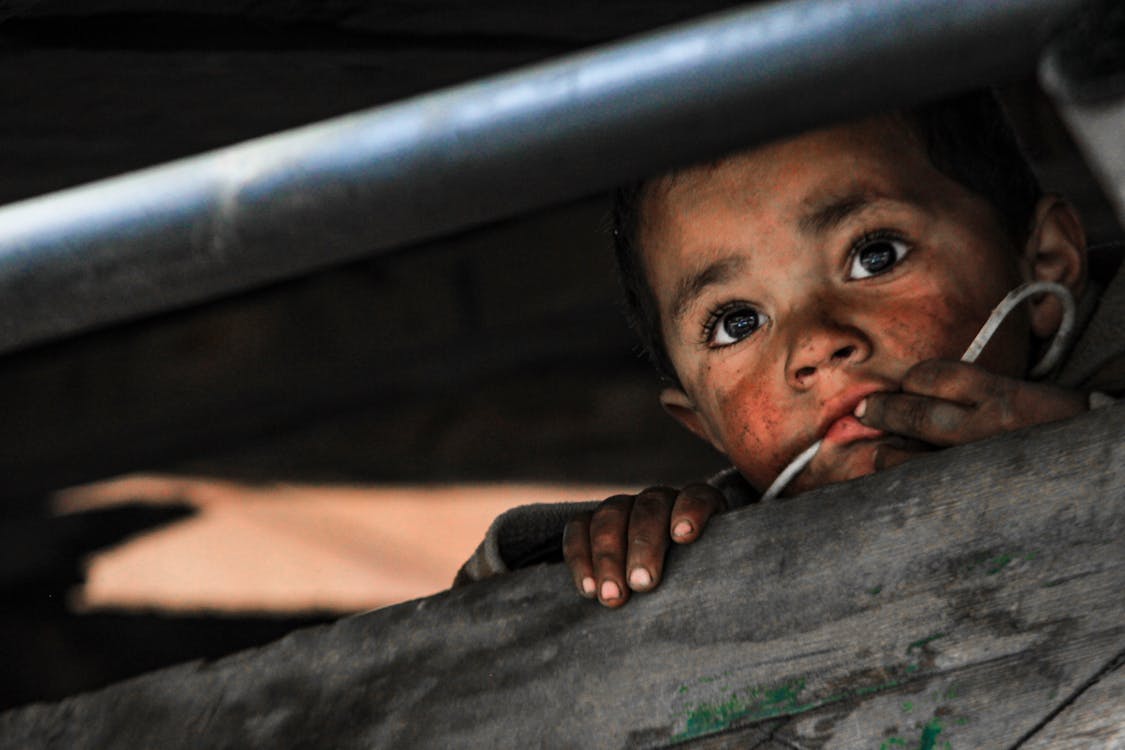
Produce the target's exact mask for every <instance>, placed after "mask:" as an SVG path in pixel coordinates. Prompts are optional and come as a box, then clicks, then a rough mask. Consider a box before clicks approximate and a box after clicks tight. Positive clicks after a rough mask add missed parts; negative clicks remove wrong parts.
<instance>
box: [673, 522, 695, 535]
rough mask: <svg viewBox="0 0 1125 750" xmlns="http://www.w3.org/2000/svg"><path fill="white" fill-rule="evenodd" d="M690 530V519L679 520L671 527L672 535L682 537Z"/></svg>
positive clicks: (689, 532)
mask: <svg viewBox="0 0 1125 750" xmlns="http://www.w3.org/2000/svg"><path fill="white" fill-rule="evenodd" d="M691 532H692V525H691V522H690V521H680V522H679V523H678V524H676V525H675V526H674V527H673V528H672V536H674V537H678V538H680V539H682V538H683V537H685V536H688V535H689V534H691Z"/></svg>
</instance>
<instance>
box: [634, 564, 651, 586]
mask: <svg viewBox="0 0 1125 750" xmlns="http://www.w3.org/2000/svg"><path fill="white" fill-rule="evenodd" d="M629 585H630V586H631V587H632V588H633V589H647V588H648V587H649V586H651V585H652V576H650V575H649V574H648V571H647V570H645V569H644V568H633V570H632V571H631V572H630V573H629Z"/></svg>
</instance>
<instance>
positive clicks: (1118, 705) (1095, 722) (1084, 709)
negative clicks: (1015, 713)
mask: <svg viewBox="0 0 1125 750" xmlns="http://www.w3.org/2000/svg"><path fill="white" fill-rule="evenodd" d="M1091 747H1096V748H1101V750H1119V749H1120V748H1125V666H1123V663H1122V660H1117V662H1116V663H1115V665H1114V666H1113V667H1112V668H1111V670H1110V671H1109V672H1107V673H1106V674H1103V675H1099V677H1098V678H1097V679H1096V680H1095V681H1094V682H1092V683H1091V685H1090V686H1089V687H1088V688H1087V689H1086V690H1083V691H1082V692H1081V693H1080V694H1079V695H1078V696H1076V698H1075V700H1074V702H1073V703H1071V704H1069V705H1067V706H1066V707H1065V708H1064V709H1063V710H1062V711H1060V712H1059V714H1058V715H1057V716H1055V717H1052V718H1051V720H1050V721H1049V722H1047V723H1046V724H1045V725H1044V726H1043V728H1042V729H1041V730H1039V731H1037V732H1036V733H1035V734H1034V735H1032V736H1031V737H1030V738H1029V739H1028V741H1027V742H1026V743H1025V744H1023V745H1020V748H1021V750H1084V749H1085V748H1091Z"/></svg>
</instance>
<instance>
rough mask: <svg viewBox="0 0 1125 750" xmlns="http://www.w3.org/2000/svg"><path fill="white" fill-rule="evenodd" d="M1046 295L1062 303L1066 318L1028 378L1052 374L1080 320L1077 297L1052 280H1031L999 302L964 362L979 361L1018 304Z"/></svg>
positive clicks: (966, 353) (966, 351)
mask: <svg viewBox="0 0 1125 750" xmlns="http://www.w3.org/2000/svg"><path fill="white" fill-rule="evenodd" d="M1044 292H1046V293H1049V294H1053V295H1055V296H1056V297H1058V298H1059V302H1061V303H1062V306H1063V318H1062V322H1061V323H1059V328H1058V330H1057V331H1055V336H1054V338H1052V339H1051V345H1050V346H1049V347H1047V351H1046V353H1045V354H1044V355H1043V358H1042V359H1040V360H1039V362H1038V364H1036V365H1035V367H1033V368H1031V372H1030V373H1028V377H1032V378H1041V377H1043V376H1044V375H1046V374H1047V373H1049V372H1050V371H1051V370H1052V369H1053V368H1054V366H1055V365H1056V364H1058V361H1059V358H1060V357H1062V355H1063V350H1064V349H1065V348H1066V345H1067V344H1068V343H1069V341H1070V335H1071V333H1072V332H1073V331H1074V321H1075V318H1076V317H1077V311H1076V306H1075V304H1074V295H1073V294H1071V293H1070V290H1069V289H1067V288H1066V287H1065V286H1063V285H1062V284H1056V283H1055V282H1053V281H1029V282H1028V283H1026V284H1023V285H1021V286H1018V287H1016V288H1015V289H1013V290H1012V291H1010V292H1008V294H1007V295H1006V296H1005V297H1004V299H1002V300H1000V304H999V305H997V306H996V307H995V308H994V309H993V310H992V314H991V315H989V316H988V320H986V321H985V322H984V325H983V326H981V329H980V333H978V334H977V337H976V338H975V339H973V343H971V344H969V348H968V349H966V350H965V353H964V354H963V355H962V356H961V361H962V362H976V361H977V357H979V356H980V353H981V352H983V351H984V347H986V346H987V345H988V340H989V339H991V338H992V336H993V334H995V333H996V331H997V329H998V328H1000V324H1001V323H1003V322H1004V318H1006V317H1008V315H1009V313H1011V312H1012V310H1015V309H1016V307H1017V306H1018V305H1019V303H1021V302H1023V301H1024V300H1025V299H1027V298H1028V297H1030V296H1031V295H1033V294H1042V293H1044Z"/></svg>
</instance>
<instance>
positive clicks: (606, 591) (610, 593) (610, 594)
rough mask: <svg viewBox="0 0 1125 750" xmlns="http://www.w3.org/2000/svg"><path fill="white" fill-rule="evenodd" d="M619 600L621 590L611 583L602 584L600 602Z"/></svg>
mask: <svg viewBox="0 0 1125 750" xmlns="http://www.w3.org/2000/svg"><path fill="white" fill-rule="evenodd" d="M620 598H621V589H620V588H618V587H617V584H616V583H615V582H613V581H605V582H604V583H602V601H605V602H610V601H613V600H614V599H620Z"/></svg>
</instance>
